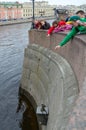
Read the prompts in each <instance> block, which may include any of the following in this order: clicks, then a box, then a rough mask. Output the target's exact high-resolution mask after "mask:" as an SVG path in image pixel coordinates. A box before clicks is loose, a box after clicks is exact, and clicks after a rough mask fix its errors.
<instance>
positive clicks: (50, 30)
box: [47, 26, 54, 36]
mask: <svg viewBox="0 0 86 130" xmlns="http://www.w3.org/2000/svg"><path fill="white" fill-rule="evenodd" d="M53 30H54V27H53V26H52V27H50V29H49V30H48V32H47V35H48V36H50V34H51V33H52V32H53Z"/></svg>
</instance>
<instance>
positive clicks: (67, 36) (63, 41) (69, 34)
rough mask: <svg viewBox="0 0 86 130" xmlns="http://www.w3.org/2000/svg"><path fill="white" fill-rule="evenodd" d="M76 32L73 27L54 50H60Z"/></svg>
mask: <svg viewBox="0 0 86 130" xmlns="http://www.w3.org/2000/svg"><path fill="white" fill-rule="evenodd" d="M77 32H78V30H76V28H75V27H74V28H73V29H72V30H71V31H70V32H69V33H68V34H67V35H66V36H65V38H64V39H63V40H62V41H61V42H60V43H59V45H57V46H56V47H55V49H57V48H60V47H61V46H63V45H65V44H66V43H67V42H68V41H69V40H70V39H71V38H72V37H74V36H75V35H76V34H77Z"/></svg>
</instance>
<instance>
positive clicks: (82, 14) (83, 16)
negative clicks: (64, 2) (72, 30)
mask: <svg viewBox="0 0 86 130" xmlns="http://www.w3.org/2000/svg"><path fill="white" fill-rule="evenodd" d="M76 15H78V16H79V17H80V18H85V12H84V11H83V10H79V11H77V12H76Z"/></svg>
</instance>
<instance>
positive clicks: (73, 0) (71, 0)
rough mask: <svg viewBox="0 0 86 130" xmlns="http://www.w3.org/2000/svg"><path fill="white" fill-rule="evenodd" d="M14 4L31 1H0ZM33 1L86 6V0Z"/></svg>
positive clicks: (0, 0)
mask: <svg viewBox="0 0 86 130" xmlns="http://www.w3.org/2000/svg"><path fill="white" fill-rule="evenodd" d="M3 1H4V2H9V1H11V2H15V1H19V2H22V3H23V2H29V1H31V0H0V2H3ZM35 1H48V2H49V4H51V5H76V6H79V5H82V4H86V0H35Z"/></svg>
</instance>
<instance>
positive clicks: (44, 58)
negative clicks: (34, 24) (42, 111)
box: [21, 31, 78, 130]
mask: <svg viewBox="0 0 86 130" xmlns="http://www.w3.org/2000/svg"><path fill="white" fill-rule="evenodd" d="M34 33H35V31H34V32H33V33H32V34H31V35H33V39H32V40H33V41H34V42H32V40H31V36H30V43H37V42H38V43H39V44H42V43H41V41H40V42H39V41H38V40H37V39H36V41H35V37H36V35H34ZM36 33H37V32H36ZM43 33H44V35H45V33H46V32H43ZM38 37H39V34H38ZM45 39H46V37H45ZM47 40H48V41H49V39H47ZM42 41H43V39H42ZM45 41H46V40H45ZM45 44H46V45H45V46H46V48H45V47H42V46H40V45H36V44H32V45H28V47H27V48H26V49H25V56H24V65H23V73H22V79H21V88H22V89H23V90H25V91H26V92H27V93H28V95H31V96H30V97H33V100H34V101H35V103H36V106H40V105H41V104H45V105H46V106H47V107H48V108H49V116H48V122H47V125H46V126H43V125H42V126H41V129H42V130H57V129H58V130H66V125H67V122H68V119H69V116H70V113H71V111H72V108H73V106H74V103H75V100H76V98H77V95H78V82H77V79H76V76H75V74H74V72H73V70H72V68H71V65H69V63H68V62H67V61H66V60H65V59H64V58H63V57H62V56H60V55H59V54H57V53H55V52H53V51H52V50H50V49H48V48H47V47H48V44H47V43H45ZM43 46H44V45H43ZM49 48H50V47H49ZM30 101H31V99H30ZM31 102H33V101H31ZM32 104H33V103H32ZM33 107H34V104H33ZM35 109H36V108H35Z"/></svg>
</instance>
